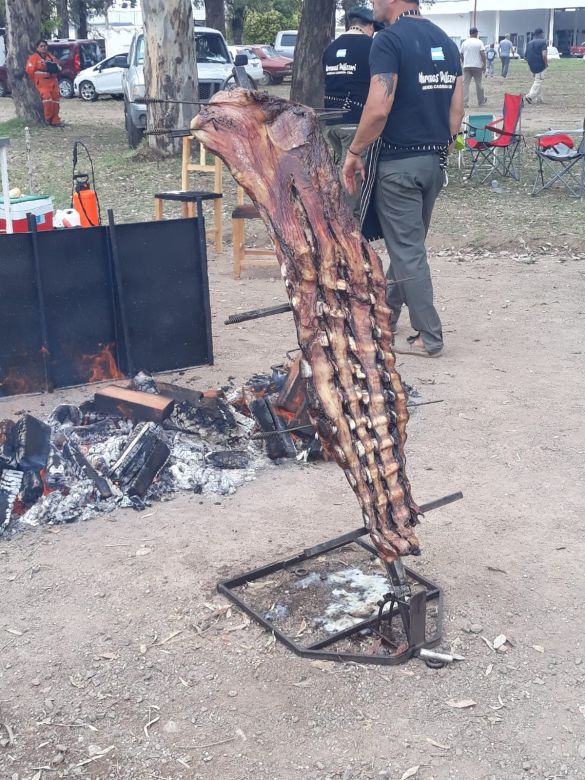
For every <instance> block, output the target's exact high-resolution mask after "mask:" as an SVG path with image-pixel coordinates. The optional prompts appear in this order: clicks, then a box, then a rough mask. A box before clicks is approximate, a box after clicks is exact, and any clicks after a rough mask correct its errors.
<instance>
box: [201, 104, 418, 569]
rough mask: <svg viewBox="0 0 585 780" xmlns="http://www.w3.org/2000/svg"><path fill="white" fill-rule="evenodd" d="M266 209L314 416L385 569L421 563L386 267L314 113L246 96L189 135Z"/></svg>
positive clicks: (209, 114)
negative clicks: (356, 215) (407, 560)
mask: <svg viewBox="0 0 585 780" xmlns="http://www.w3.org/2000/svg"><path fill="white" fill-rule="evenodd" d="M191 131H192V134H193V136H194V137H195V138H196V139H197V140H198V141H200V142H201V143H202V144H203V145H204V146H205V147H206V148H207V149H209V150H210V151H211V152H212V153H213V154H216V155H218V156H219V157H220V158H221V159H222V160H223V161H224V163H225V164H226V165H227V167H228V169H229V170H230V172H231V173H232V175H233V176H234V178H235V179H236V181H237V182H238V184H240V185H241V186H242V187H243V188H244V190H245V191H246V192H247V193H248V195H249V196H250V198H251V199H252V201H253V203H254V204H255V205H256V206H257V208H258V210H259V212H260V215H261V217H262V219H263V220H264V222H265V224H266V226H267V227H268V230H269V232H270V235H271V237H272V240H273V242H274V245H275V249H276V254H277V258H278V261H279V263H280V268H281V273H282V276H283V278H284V283H285V286H286V290H287V294H288V296H289V300H290V302H291V306H292V310H293V314H294V318H295V323H296V328H297V335H298V340H299V345H300V347H301V350H302V353H303V358H304V360H303V371H304V373H305V376H307V377H308V378H309V379H310V381H309V382H308V391H307V392H308V395H309V405H310V414H311V417H312V420H313V422H314V424H315V426H316V428H317V431H318V433H319V436H320V438H321V441H322V444H323V447H324V449H325V450H326V452H327V453H328V454H329V455H330V456H332V457H333V458H334V459H335V460H336V461H337V463H338V464H339V465H340V466H341V468H342V469H343V470H344V472H345V475H346V477H347V479H348V481H349V483H350V485H351V487H352V488H353V490H354V492H355V494H356V496H357V498H358V501H359V503H360V506H361V508H362V512H363V516H364V521H365V523H366V524H367V527H368V530H369V532H370V534H371V537H372V540H373V542H374V544H375V546H376V549H377V550H378V553H379V554H380V557H381V558H382V559H383V560H384V561H386V562H387V563H391V562H393V561H395V560H396V559H397V557H398V556H401V555H408V554H415V555H416V554H418V553H419V544H418V540H417V538H416V536H415V533H414V531H413V526H414V525H416V523H417V519H418V515H419V514H420V510H419V508H418V507H417V505H416V504H415V503H414V501H413V499H412V496H411V489H410V484H409V482H408V479H407V477H406V472H405V457H404V444H405V441H406V423H407V420H408V413H407V409H406V395H405V392H404V388H403V386H402V382H401V380H400V376H399V375H398V373H397V371H396V367H395V358H394V353H393V351H392V334H391V331H390V310H389V308H388V306H387V304H386V300H385V289H386V282H385V278H384V274H383V270H382V264H381V262H380V259H379V258H378V256H377V255H376V254H375V252H374V251H373V250H372V249H371V247H370V246H369V244H368V243H367V242H366V241H365V240H364V239H363V237H362V235H361V233H360V230H359V228H358V226H357V224H356V223H355V221H354V219H353V217H352V214H351V211H350V209H349V207H348V206H347V204H346V201H345V198H344V195H343V193H342V191H341V185H340V183H339V178H338V175H337V171H336V169H335V167H334V165H333V163H332V161H331V158H330V156H329V153H328V151H327V147H326V143H325V141H324V139H323V136H322V134H321V131H320V127H319V122H318V120H317V117H316V115H315V112H314V111H312V110H311V109H309V108H307V107H306V106H301V105H297V104H295V103H291V102H288V101H286V100H282V99H279V98H275V97H272V96H270V95H267V94H263V93H258V92H249V91H246V90H242V89H237V90H233V91H231V92H219V93H217V94H216V95H215V96H214V97H213V98H212V100H211V101H210V103H209V104H208V105H206V106H204V108H203V109H202V110H201V113H200V114H199V115H198V116H197V117H195V119H194V120H193V122H192V125H191Z"/></svg>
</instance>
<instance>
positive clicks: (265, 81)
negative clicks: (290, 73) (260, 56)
mask: <svg viewBox="0 0 585 780" xmlns="http://www.w3.org/2000/svg"><path fill="white" fill-rule="evenodd" d="M256 84H258V86H259V87H267V86H268V85H269V84H272V79H271V78H270V73H266V71H264V73H263V74H262V77H261V78H259V79H256Z"/></svg>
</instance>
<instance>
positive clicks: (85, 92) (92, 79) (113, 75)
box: [73, 54, 128, 102]
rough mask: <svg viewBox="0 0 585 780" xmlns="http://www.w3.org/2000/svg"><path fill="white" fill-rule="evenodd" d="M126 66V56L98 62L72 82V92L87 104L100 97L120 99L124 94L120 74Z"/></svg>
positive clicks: (116, 56)
mask: <svg viewBox="0 0 585 780" xmlns="http://www.w3.org/2000/svg"><path fill="white" fill-rule="evenodd" d="M127 64H128V55H127V54H116V55H114V56H113V57H108V58H107V59H105V60H102V61H101V62H98V64H97V65H93V66H92V67H91V68H86V69H85V70H82V71H81V72H80V73H78V74H77V76H76V77H75V80H74V82H73V91H74V93H75V95H76V97H80V98H81V99H82V100H85V101H87V102H92V101H94V100H97V99H98V97H99V96H100V95H111V96H112V97H114V98H120V97H121V96H122V95H123V94H124V90H123V88H122V74H123V73H124V71H125V69H126V66H127Z"/></svg>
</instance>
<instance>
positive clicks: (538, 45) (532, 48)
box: [525, 38, 548, 73]
mask: <svg viewBox="0 0 585 780" xmlns="http://www.w3.org/2000/svg"><path fill="white" fill-rule="evenodd" d="M547 49H548V44H547V42H546V41H545V39H544V38H533V39H532V40H531V41H530V43H529V44H528V46H527V47H526V54H525V57H526V62H527V63H528V67H529V68H530V70H531V71H532V72H533V73H542V71H543V70H545V66H544V60H543V59H542V52H543V51H546V50H547Z"/></svg>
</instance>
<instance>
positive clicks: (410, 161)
mask: <svg viewBox="0 0 585 780" xmlns="http://www.w3.org/2000/svg"><path fill="white" fill-rule="evenodd" d="M443 182H444V173H443V170H442V169H441V165H440V159H439V156H438V155H436V154H424V155H419V156H417V157H408V158H405V159H403V160H381V161H380V162H379V163H378V171H377V176H376V189H375V204H376V212H377V214H378V218H379V220H380V225H381V227H382V232H383V234H384V241H385V243H386V248H387V249H388V254H389V255H390V268H389V269H388V274H387V278H388V282H389V284H388V288H387V292H386V300H387V302H388V305H389V306H390V308H391V310H392V321H393V323H396V322H397V320H398V317H399V316H400V312H401V309H402V306H403V305H406V306H408V312H409V314H410V324H411V325H412V327H413V329H414V330H416V331H418V332H419V333H420V334H421V337H422V340H423V342H424V345H425V348H426V350H427V351H428V352H437V351H439V350H440V349H441V348H442V346H443V332H442V328H441V320H440V319H439V315H438V314H437V310H436V309H435V307H434V305H433V283H432V281H431V271H430V268H429V264H428V261H427V252H426V248H425V239H426V236H427V233H428V230H429V225H430V224H431V216H432V213H433V206H434V205H435V200H436V198H437V195H438V194H439V192H440V191H441V189H442V187H443ZM393 282H394V283H393Z"/></svg>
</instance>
